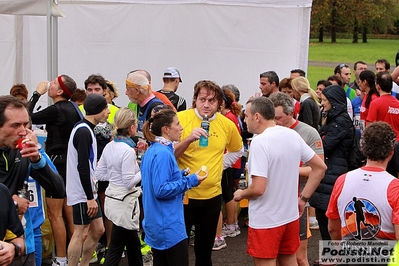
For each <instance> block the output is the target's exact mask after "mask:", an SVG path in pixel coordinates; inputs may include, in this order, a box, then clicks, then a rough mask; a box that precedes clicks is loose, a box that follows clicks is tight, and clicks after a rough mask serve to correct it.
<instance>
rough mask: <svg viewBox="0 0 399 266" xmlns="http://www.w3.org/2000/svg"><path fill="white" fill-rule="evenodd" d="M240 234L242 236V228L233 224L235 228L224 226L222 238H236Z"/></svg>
mask: <svg viewBox="0 0 399 266" xmlns="http://www.w3.org/2000/svg"><path fill="white" fill-rule="evenodd" d="M239 234H241V230H240V227H239V226H238V224H233V228H231V226H228V225H223V228H222V236H223V237H227V236H228V237H236V236H238V235H239Z"/></svg>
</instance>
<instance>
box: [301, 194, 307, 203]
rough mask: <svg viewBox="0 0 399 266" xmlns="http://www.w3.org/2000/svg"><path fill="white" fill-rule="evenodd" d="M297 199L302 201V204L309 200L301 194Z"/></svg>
mask: <svg viewBox="0 0 399 266" xmlns="http://www.w3.org/2000/svg"><path fill="white" fill-rule="evenodd" d="M299 198H300V199H301V200H303V201H304V202H308V201H309V198H307V197H305V196H304V195H302V194H301V196H299Z"/></svg>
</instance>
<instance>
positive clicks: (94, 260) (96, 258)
mask: <svg viewBox="0 0 399 266" xmlns="http://www.w3.org/2000/svg"><path fill="white" fill-rule="evenodd" d="M97 261H98V257H97V252H96V251H95V250H94V252H93V255H92V256H91V260H90V263H94V262H97Z"/></svg>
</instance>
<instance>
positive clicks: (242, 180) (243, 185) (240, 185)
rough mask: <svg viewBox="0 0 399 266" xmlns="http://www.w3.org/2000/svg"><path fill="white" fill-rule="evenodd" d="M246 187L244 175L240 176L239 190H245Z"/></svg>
mask: <svg viewBox="0 0 399 266" xmlns="http://www.w3.org/2000/svg"><path fill="white" fill-rule="evenodd" d="M247 187H248V184H247V180H246V179H245V175H244V174H241V176H240V181H238V188H239V189H246V188H247Z"/></svg>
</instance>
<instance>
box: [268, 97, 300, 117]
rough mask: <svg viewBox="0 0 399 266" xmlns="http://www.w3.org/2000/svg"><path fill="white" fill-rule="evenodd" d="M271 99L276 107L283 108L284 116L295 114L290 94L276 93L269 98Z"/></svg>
mask: <svg viewBox="0 0 399 266" xmlns="http://www.w3.org/2000/svg"><path fill="white" fill-rule="evenodd" d="M269 99H270V100H271V101H272V102H273V104H274V107H278V106H281V107H283V112H284V114H286V115H290V114H292V112H294V101H293V100H292V98H291V97H290V96H289V95H288V94H286V93H282V92H275V93H272V94H271V95H270V96H269Z"/></svg>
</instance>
